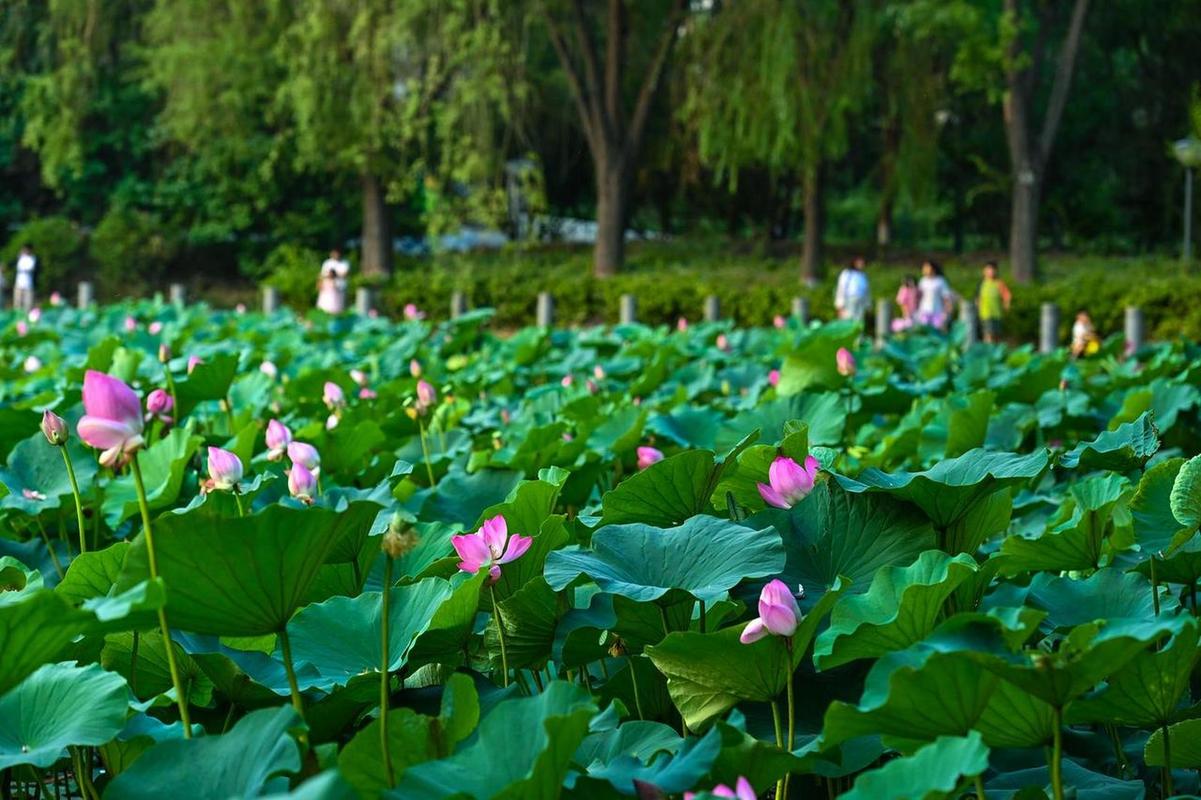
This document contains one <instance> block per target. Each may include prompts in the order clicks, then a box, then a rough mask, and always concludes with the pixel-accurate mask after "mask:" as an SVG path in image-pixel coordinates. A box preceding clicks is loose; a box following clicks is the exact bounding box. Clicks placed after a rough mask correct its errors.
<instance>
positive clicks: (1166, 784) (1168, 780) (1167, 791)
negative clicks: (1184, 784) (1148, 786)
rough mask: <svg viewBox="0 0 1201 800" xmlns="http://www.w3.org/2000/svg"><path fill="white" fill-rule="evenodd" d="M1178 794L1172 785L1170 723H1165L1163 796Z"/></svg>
mask: <svg viewBox="0 0 1201 800" xmlns="http://www.w3.org/2000/svg"><path fill="white" fill-rule="evenodd" d="M1174 794H1176V791H1175V787H1174V786H1173V785H1172V737H1171V736H1170V735H1169V734H1168V723H1167V722H1165V723H1164V724H1163V796H1164V797H1171V796H1172V795H1174Z"/></svg>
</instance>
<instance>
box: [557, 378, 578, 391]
mask: <svg viewBox="0 0 1201 800" xmlns="http://www.w3.org/2000/svg"><path fill="white" fill-rule="evenodd" d="M574 382H575V379H574V378H572V377H571V376H570V375H564V376H563V378H562V380H560V381H559V384H560V385H561V386H562V387H563V388H564V389H568V388H571V384H572V383H574Z"/></svg>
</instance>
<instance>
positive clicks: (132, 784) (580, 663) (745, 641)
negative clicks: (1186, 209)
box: [0, 301, 1201, 800]
mask: <svg viewBox="0 0 1201 800" xmlns="http://www.w3.org/2000/svg"><path fill="white" fill-rule="evenodd" d="M413 316H414V317H417V316H419V315H416V314H414V315H413ZM488 322H489V313H488V312H487V311H478V312H473V313H471V314H468V315H467V316H464V317H461V318H459V319H457V320H455V321H453V322H439V323H428V322H426V321H423V320H421V319H417V318H413V319H407V320H404V321H399V322H397V321H388V320H384V319H375V318H361V317H347V318H342V319H331V318H329V317H318V316H314V317H311V318H307V319H304V318H297V317H295V316H293V315H292V314H291V313H290V312H280V313H278V314H276V315H273V316H271V317H264V316H261V315H255V314H237V313H233V312H222V311H214V310H212V309H208V308H205V307H187V308H178V307H174V306H170V305H166V304H162V303H157V302H149V301H147V302H141V303H137V304H127V305H123V306H111V307H103V308H99V309H93V310H89V311H85V312H80V311H76V310H73V309H69V308H63V307H57V308H47V309H44V310H42V311H41V312H40V313H38V314H35V315H33V318H32V319H27V318H24V317H22V318H21V319H17V318H15V317H14V316H13V315H12V314H11V313H9V314H8V315H6V316H0V372H2V375H0V377H2V380H0V459H2V460H0V796H3V797H6V798H7V797H44V798H48V797H85V798H101V797H102V798H105V799H106V800H110V799H111V800H124V799H126V798H162V797H175V798H232V797H263V796H268V797H279V798H282V797H295V798H310V799H329V800H333V799H334V798H350V797H363V798H380V797H382V798H451V797H469V798H493V797H496V798H554V797H577V798H616V797H623V796H624V797H640V798H667V797H672V798H674V797H680V796H690V795H691V794H693V793H695V796H697V797H708V796H719V797H720V796H725V797H734V796H736V797H739V798H742V800H750V799H751V798H754V797H759V798H770V797H783V796H785V795H787V796H788V797H792V798H809V797H818V798H833V797H843V798H856V799H859V798H941V797H959V796H969V797H981V798H982V797H988V798H1011V797H1012V798H1023V799H1024V798H1036V797H1044V796H1046V797H1054V798H1056V799H1057V800H1058V798H1062V797H1068V796H1075V797H1079V798H1094V799H1096V800H1109V799H1110V798H1113V799H1114V800H1116V799H1117V798H1139V797H1167V796H1172V795H1175V794H1188V793H1191V792H1195V791H1197V790H1198V788H1199V787H1198V773H1197V769H1198V768H1201V705H1197V704H1195V702H1196V700H1197V698H1198V689H1199V688H1201V687H1198V677H1197V675H1196V673H1195V672H1194V667H1195V665H1196V662H1197V658H1198V636H1199V634H1201V628H1199V626H1198V621H1197V616H1196V615H1197V598H1196V585H1197V581H1198V579H1199V578H1201V539H1199V537H1198V535H1197V533H1198V528H1199V526H1201V460H1198V459H1197V458H1194V456H1195V455H1196V453H1197V452H1198V450H1201V446H1199V445H1198V434H1199V433H1201V418H1199V413H1201V392H1199V390H1198V388H1197V386H1198V381H1199V379H1201V350H1199V349H1198V348H1196V347H1195V346H1193V345H1190V344H1182V343H1175V344H1159V345H1154V346H1149V347H1146V348H1144V349H1142V350H1141V351H1140V352H1138V353H1135V354H1133V355H1132V356H1131V357H1129V358H1125V357H1123V355H1122V353H1121V352H1120V351H1121V347H1120V343H1118V342H1110V343H1108V344H1107V345H1106V346H1105V347H1104V348H1103V349H1102V352H1101V353H1099V354H1098V355H1097V356H1096V357H1094V358H1090V359H1087V360H1083V361H1077V362H1074V361H1071V360H1069V359H1068V358H1067V356H1066V354H1065V353H1063V352H1060V353H1051V354H1037V353H1035V352H1033V351H1032V350H1030V349H1006V348H1002V347H992V346H986V345H974V346H973V347H972V348H970V349H969V350H968V351H967V352H966V353H965V352H962V349H961V348H960V347H959V345H958V343H957V342H956V341H953V340H947V339H944V338H939V337H935V336H924V335H918V334H915V335H911V336H909V337H906V338H898V339H894V340H892V341H890V342H889V343H888V344H887V345H886V346H885V347H883V348H882V349H879V350H875V349H873V348H872V347H871V346H870V345H868V344H860V343H859V337H858V331H857V330H856V329H855V328H854V327H851V326H850V325H848V324H843V323H834V324H826V325H813V326H812V327H808V328H803V329H802V328H801V327H799V326H798V325H797V324H796V323H795V322H788V321H784V320H780V321H779V325H778V327H774V328H763V329H735V328H734V327H733V326H728V325H724V324H721V323H712V324H704V325H692V326H690V327H685V326H681V328H680V329H671V330H669V329H666V328H660V329H651V328H646V327H641V326H621V327H617V328H594V329H582V330H570V331H569V330H554V331H547V330H544V329H537V328H527V329H523V330H520V331H517V332H516V333H514V334H512V335H509V336H505V337H499V336H496V335H494V334H493V333H491V332H490V331H489V327H488ZM843 348H845V349H846V352H845V353H843V354H841V355H840V354H839V351H840V349H843ZM47 409H49V410H50V411H51V413H49V414H44V413H43V412H44V411H45V410H47Z"/></svg>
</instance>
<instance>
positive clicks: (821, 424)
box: [717, 392, 848, 452]
mask: <svg viewBox="0 0 1201 800" xmlns="http://www.w3.org/2000/svg"><path fill="white" fill-rule="evenodd" d="M847 402H848V400H847V398H846V397H843V396H842V395H840V394H838V393H837V392H823V393H813V394H809V393H806V394H797V395H792V396H791V397H780V398H777V399H775V400H770V401H768V402H766V403H760V404H759V405H757V406H755V407H754V408H750V409H747V410H746V411H742V412H740V413H739V414H737V415H736V416H734V417H732V418H731V419H730V420H729V421H728V422H726V424H725V425H723V426H722V428H721V431H720V432H719V433H718V435H717V451H718V452H722V451H724V450H727V449H729V448H733V447H734V446H735V443H737V442H738V441H739V440H740V439H741V438H742V437H743V436H745V435H746V433H747V431H753V430H758V431H759V432H760V434H761V435H762V439H763V440H764V441H767V442H778V441H781V440H782V439H783V438H784V437H785V436H787V435H788V431H787V428H788V426H789V424H790V423H793V422H795V421H796V420H804V421H805V423H806V424H807V425H808V426H809V444H810V445H827V446H830V447H837V446H838V445H840V444H841V443H842V434H843V430H844V429H845V427H846V418H847Z"/></svg>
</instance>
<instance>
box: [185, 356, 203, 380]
mask: <svg viewBox="0 0 1201 800" xmlns="http://www.w3.org/2000/svg"><path fill="white" fill-rule="evenodd" d="M203 363H204V359H203V358H201V357H200V356H188V374H189V375H191V374H192V370H194V369H196V367H198V366H200V365H201V364H203Z"/></svg>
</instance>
